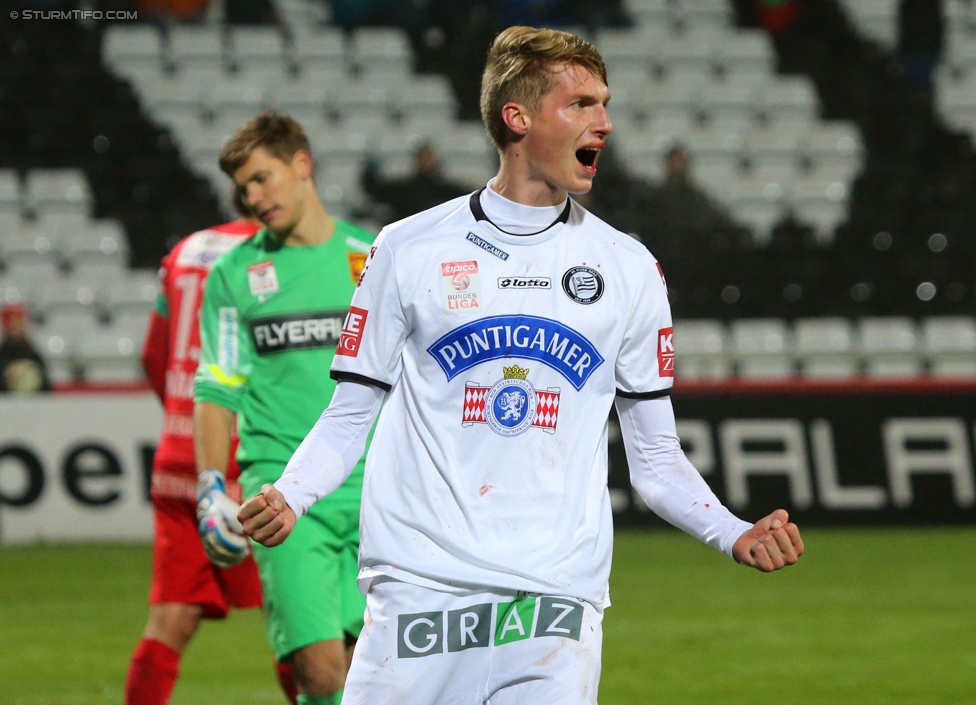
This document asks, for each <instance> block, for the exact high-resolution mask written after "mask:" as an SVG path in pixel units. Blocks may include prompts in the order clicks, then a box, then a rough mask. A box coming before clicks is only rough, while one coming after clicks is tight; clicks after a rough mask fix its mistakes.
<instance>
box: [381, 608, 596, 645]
mask: <svg viewBox="0 0 976 705" xmlns="http://www.w3.org/2000/svg"><path fill="white" fill-rule="evenodd" d="M492 612H494V613H495V617H494V619H492ZM533 626H534V627H535V629H534V630H533ZM582 626H583V605H581V604H579V603H578V602H575V601H574V600H569V599H566V598H559V597H539V598H535V597H526V598H523V599H521V600H516V601H515V602H502V603H499V604H497V605H494V604H492V603H490V602H485V603H483V604H480V605H472V606H470V607H465V608H462V609H459V610H448V611H445V612H418V613H415V614H401V615H398V616H397V657H398V658H420V657H422V656H431V655H433V654H443V653H444V652H445V645H446V651H447V652H448V653H453V652H457V651H464V650H465V649H483V648H485V647H487V646H490V645H492V644H494V645H495V646H502V645H504V644H510V643H512V642H515V641H522V640H524V639H530V638H538V637H545V636H557V637H562V638H564V639H573V640H574V641H579V639H580V631H581V629H582Z"/></svg>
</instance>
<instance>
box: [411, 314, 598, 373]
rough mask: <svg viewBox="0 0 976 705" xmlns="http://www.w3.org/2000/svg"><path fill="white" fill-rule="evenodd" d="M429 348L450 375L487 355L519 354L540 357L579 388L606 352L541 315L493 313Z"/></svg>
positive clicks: (457, 330)
mask: <svg viewBox="0 0 976 705" xmlns="http://www.w3.org/2000/svg"><path fill="white" fill-rule="evenodd" d="M427 352H428V353H429V354H430V355H431V356H432V357H433V358H434V359H435V360H437V364H438V365H440V367H441V369H442V370H444V374H445V375H447V380H448V381H451V380H452V379H454V378H455V377H456V376H457V375H459V374H461V373H462V372H464V371H465V370H468V369H471V368H472V367H474V366H475V365H479V364H481V363H483V362H488V361H489V360H497V359H499V358H505V357H518V358H525V359H529V360H538V361H539V362H541V363H542V364H544V365H546V366H547V367H551V368H552V369H554V370H556V372H558V373H559V374H561V375H562V376H563V377H565V378H566V379H567V380H568V381H569V383H570V384H571V385H573V387H574V388H575V389H576V390H580V389H582V388H583V385H584V384H586V381H587V380H588V379H589V378H590V375H591V374H593V371H594V370H596V369H597V368H598V367H599V366H600V365H602V364H603V356H601V355H600V353H599V351H598V350H597V349H596V346H594V345H593V343H591V342H590V341H589V340H587V339H586V337H585V336H583V335H582V334H581V333H579V332H578V331H575V330H573V329H572V328H570V327H569V326H566V325H563V324H562V323H560V322H559V321H554V320H552V319H550V318H542V317H540V316H526V315H511V316H489V317H487V318H479V319H478V320H476V321H471V322H470V323H465V324H464V325H462V326H458V327H457V328H455V329H454V330H452V331H451V332H450V333H447V334H446V335H443V336H441V338H440V339H439V340H437V341H436V342H435V343H434V344H433V345H431V346H430V347H429V348H427Z"/></svg>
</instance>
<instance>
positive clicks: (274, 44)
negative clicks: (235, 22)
mask: <svg viewBox="0 0 976 705" xmlns="http://www.w3.org/2000/svg"><path fill="white" fill-rule="evenodd" d="M228 40H229V41H228V52H229V55H230V63H231V64H232V65H233V66H234V67H235V68H236V69H237V70H238V71H240V72H242V73H246V72H247V71H248V70H249V69H251V68H254V67H261V68H268V69H272V70H274V71H276V72H277V73H278V74H279V75H283V74H284V73H285V71H286V68H287V66H288V64H289V61H288V58H287V57H286V55H285V49H284V42H283V40H282V37H281V32H280V31H279V29H278V28H277V27H268V26H264V27H253V26H238V27H231V29H230V34H229V36H228Z"/></svg>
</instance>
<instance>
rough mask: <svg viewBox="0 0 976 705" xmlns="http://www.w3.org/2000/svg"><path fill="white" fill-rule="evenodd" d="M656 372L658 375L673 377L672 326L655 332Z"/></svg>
mask: <svg viewBox="0 0 976 705" xmlns="http://www.w3.org/2000/svg"><path fill="white" fill-rule="evenodd" d="M657 373H658V376H659V377H674V328H673V327H669V328H662V329H661V330H659V331H658V332H657Z"/></svg>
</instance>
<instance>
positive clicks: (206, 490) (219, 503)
mask: <svg viewBox="0 0 976 705" xmlns="http://www.w3.org/2000/svg"><path fill="white" fill-rule="evenodd" d="M226 487H227V480H226V479H225V478H224V474H223V473H222V472H220V471H219V470H216V469H214V468H211V469H209V470H205V471H204V472H202V473H200V476H199V478H198V479H197V529H198V530H199V532H200V539H201V541H203V550H204V553H206V554H207V558H209V559H210V562H211V563H213V564H214V565H215V566H217V567H218V568H230V567H231V566H235V565H237V564H238V563H240V562H241V561H243V560H244V559H245V558H247V557H248V555H250V552H251V551H250V546H248V543H247V537H245V536H244V534H243V533H242V530H241V524H240V522H239V521H237V510H238V509H239V506H238V504H237V502H235V501H234V500H232V499H231V498H230V497H228V496H227V490H226Z"/></svg>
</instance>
